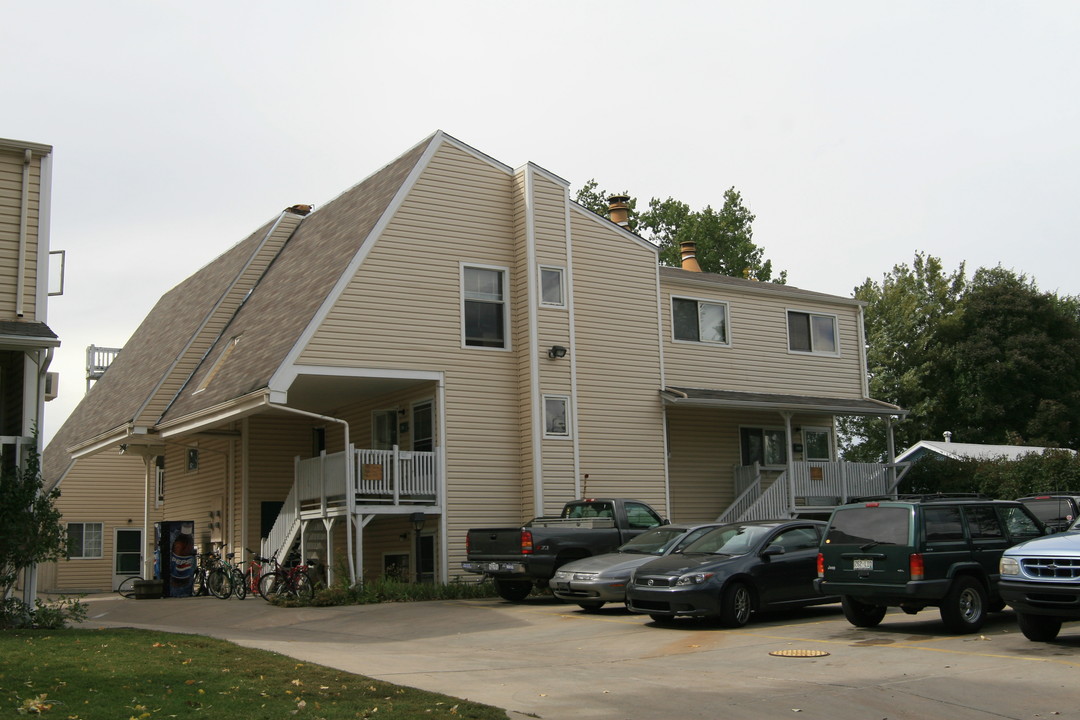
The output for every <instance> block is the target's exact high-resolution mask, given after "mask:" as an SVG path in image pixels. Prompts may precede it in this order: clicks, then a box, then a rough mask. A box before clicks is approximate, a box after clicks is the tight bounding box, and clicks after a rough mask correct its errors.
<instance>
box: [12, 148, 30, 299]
mask: <svg viewBox="0 0 1080 720" xmlns="http://www.w3.org/2000/svg"><path fill="white" fill-rule="evenodd" d="M33 159H34V152H33V151H32V150H30V148H27V149H26V150H24V151H23V169H22V201H21V203H20V206H19V261H18V262H19V268H18V274H17V278H18V279H17V282H16V288H15V317H22V316H23V310H24V308H23V293H24V292H25V291H26V280H25V278H24V277H23V276H24V275H25V274H26V273H25V271H26V235H27V233H28V225H29V223H28V220H29V218H28V216H29V214H30V163H31V162H32V161H33Z"/></svg>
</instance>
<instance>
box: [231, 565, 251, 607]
mask: <svg viewBox="0 0 1080 720" xmlns="http://www.w3.org/2000/svg"><path fill="white" fill-rule="evenodd" d="M229 575H230V579H231V580H232V591H233V595H235V596H236V599H237V600H243V599H244V598H246V597H247V578H245V577H244V573H243V572H241V571H240V569H239V568H233V569H232V572H230V573H229Z"/></svg>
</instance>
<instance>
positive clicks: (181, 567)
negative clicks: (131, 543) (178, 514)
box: [154, 520, 196, 597]
mask: <svg viewBox="0 0 1080 720" xmlns="http://www.w3.org/2000/svg"><path fill="white" fill-rule="evenodd" d="M195 560H196V558H195V523H194V522H193V521H191V520H172V521H168V522H159V523H154V577H155V578H157V579H159V580H161V582H162V586H163V593H162V594H163V595H164V597H191V594H192V590H193V588H194V585H195Z"/></svg>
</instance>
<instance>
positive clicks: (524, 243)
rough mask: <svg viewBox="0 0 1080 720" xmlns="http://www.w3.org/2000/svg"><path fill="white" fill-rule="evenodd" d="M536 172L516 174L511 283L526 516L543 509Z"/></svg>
mask: <svg viewBox="0 0 1080 720" xmlns="http://www.w3.org/2000/svg"><path fill="white" fill-rule="evenodd" d="M534 176H535V173H534V172H533V170H532V167H531V166H528V165H526V166H525V167H524V168H523V169H522V170H520V171H519V172H517V173H515V174H514V177H513V179H512V185H513V201H514V205H513V220H514V240H513V245H514V267H513V277H512V280H511V285H510V302H511V308H512V312H513V314H512V316H511V317H512V319H511V323H512V327H511V336H512V338H513V346H514V347H515V348H516V350H517V352H516V353H515V356H516V366H517V373H518V382H517V394H516V402H517V415H518V423H519V432H518V442H519V443H520V448H521V449H520V453H519V457H520V463H519V468H518V482H519V488H520V489H519V492H520V500H519V508H518V517H520V518H526V517H532V516H534V515H539V514H540V513H541V510H539V509H537V508H535V507H534V497H535V495H534V492H533V485H534V483H535V482H536V467H535V465H534V462H533V461H534V458H535V455H536V452H537V448H536V447H534V445H533V437H534V430H535V426H534V422H536V421H538V420H536V421H534V407H533V403H532V395H533V388H532V382H531V378H532V374H533V372H534V371H535V370H536V368H537V358H536V357H535V356H534V348H533V346H532V342H533V340H532V336H531V334H530V330H531V327H530V322H529V321H530V317H531V316H532V314H533V313H534V312H535V311H534V310H533V308H532V307H531V303H530V299H529V283H530V282H531V281H532V280H531V278H530V276H529V274H530V269H529V243H530V242H533V236H532V233H533V232H534V231H535V217H534V214H533V213H531V212H530V207H529V203H530V200H529V197H528V192H529V187H530V184H531V183H532V182H533V180H534Z"/></svg>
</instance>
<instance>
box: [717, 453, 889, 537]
mask: <svg viewBox="0 0 1080 720" xmlns="http://www.w3.org/2000/svg"><path fill="white" fill-rule="evenodd" d="M909 466H910V464H909V463H896V464H895V465H888V464H882V463H845V462H796V463H792V464H791V467H790V473H791V474H790V475H789V474H788V472H789V471H788V470H784V471H783V472H782V473H780V475H779V477H777V478H776V480H774V481H773V482H772V484H771V485H769V486H768V487H767V488H764V489H763V488H762V478H761V469H760V468H759V467H758V466H757V465H756V464H755V465H752V466H737V467H736V469H735V489H736V496H735V500H734V502H732V504H731V505H730V506H729V507H728V508H727V509H726V510H725V511H724V512H723V513H721V514H720V517H718V518H717V520H718V521H719V522H738V521H740V520H765V519H768V518H785V517H793V516H794V515H795V514H796V513H798V512H800V511H805V510H806V509H807V508H820V509H827V508H832V507H835V506H837V505H842V504H844V503H846V502H848V501H849V500H850V499H851V498H853V497H860V496H867V495H891V494H893V493H894V492H895V490H896V486H897V485H898V484H899V482H900V479H901V478H903V476H904V474H905V473H906V472H907V470H908V467H909ZM891 468H896V469H897V473H896V478H895V480H894V479H893V477H892V473H891V472H890V469H891ZM739 488H743V489H742V491H741V492H739Z"/></svg>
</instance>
